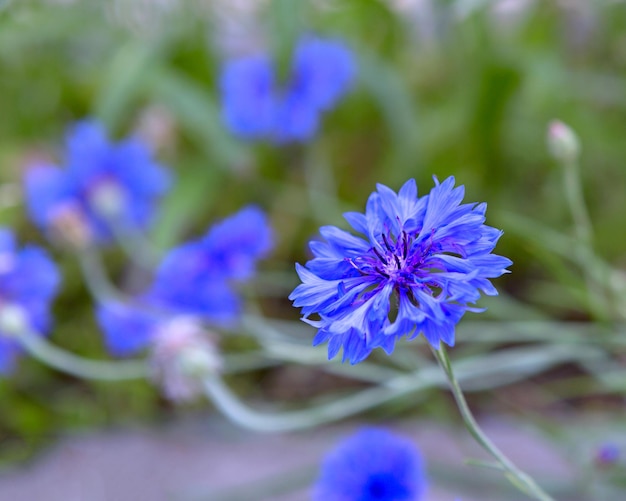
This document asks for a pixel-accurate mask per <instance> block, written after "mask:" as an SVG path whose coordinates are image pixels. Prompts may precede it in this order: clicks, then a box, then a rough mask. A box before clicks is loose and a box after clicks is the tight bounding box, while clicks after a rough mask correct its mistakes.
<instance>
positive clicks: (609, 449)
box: [595, 443, 620, 468]
mask: <svg viewBox="0 0 626 501" xmlns="http://www.w3.org/2000/svg"><path fill="white" fill-rule="evenodd" d="M619 459H620V449H619V447H618V446H617V444H614V443H606V444H602V445H601V446H600V447H599V448H598V450H597V451H596V455H595V462H596V464H597V465H598V466H600V467H603V468H605V467H607V466H613V465H615V464H616V463H618V462H619Z"/></svg>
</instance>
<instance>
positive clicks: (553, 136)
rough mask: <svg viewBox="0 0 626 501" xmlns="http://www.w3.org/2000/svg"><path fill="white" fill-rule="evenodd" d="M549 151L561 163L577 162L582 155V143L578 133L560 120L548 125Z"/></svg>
mask: <svg viewBox="0 0 626 501" xmlns="http://www.w3.org/2000/svg"><path fill="white" fill-rule="evenodd" d="M548 150H549V151H550V154H551V155H552V157H553V158H554V159H555V160H557V161H559V162H570V161H572V160H576V159H577V158H578V156H579V155H580V142H579V141H578V136H576V133H575V132H574V131H573V130H572V129H571V128H570V127H569V126H567V125H565V124H564V123H563V122H561V121H559V120H553V121H552V122H550V124H549V125H548Z"/></svg>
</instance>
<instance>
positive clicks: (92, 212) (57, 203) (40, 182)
mask: <svg viewBox="0 0 626 501" xmlns="http://www.w3.org/2000/svg"><path fill="white" fill-rule="evenodd" d="M64 163H65V166H64V168H62V169H61V168H58V167H56V166H52V165H40V166H35V167H32V168H30V169H29V170H28V171H27V173H26V178H25V185H26V186H25V188H26V202H27V205H28V211H29V214H30V217H31V219H32V220H33V221H34V222H35V223H36V224H37V225H38V226H40V227H41V228H42V229H44V230H49V229H51V227H52V226H53V225H54V224H55V220H56V218H57V217H58V216H59V215H60V214H62V213H63V212H64V211H67V210H68V209H69V210H71V211H74V216H75V217H77V218H80V220H81V221H83V223H84V224H85V225H86V226H87V231H88V232H89V234H90V238H91V239H93V240H94V241H99V242H102V241H106V240H108V239H109V238H110V233H111V226H110V225H111V224H112V223H114V224H118V225H119V226H120V228H121V229H124V230H135V229H140V228H144V227H145V226H146V225H147V224H148V223H149V222H150V220H151V218H152V216H153V213H154V209H155V203H156V201H157V200H158V198H159V197H161V196H162V195H163V194H164V193H165V192H166V190H167V189H168V187H169V185H170V176H169V174H168V172H167V171H166V170H165V169H164V168H163V167H161V166H160V165H158V164H157V163H155V161H154V160H153V159H152V155H151V153H150V151H149V149H148V147H147V146H146V145H145V144H143V143H142V142H141V141H139V139H137V138H129V139H125V140H123V141H120V142H118V143H112V142H111V141H110V140H109V139H108V137H107V134H106V131H105V129H104V127H103V126H102V125H101V124H100V123H98V122H95V121H83V122H79V123H77V124H75V125H74V126H73V127H72V128H71V129H70V130H69V133H68V135H67V141H66V155H65V162H64Z"/></svg>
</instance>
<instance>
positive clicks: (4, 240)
mask: <svg viewBox="0 0 626 501" xmlns="http://www.w3.org/2000/svg"><path fill="white" fill-rule="evenodd" d="M59 283H60V276H59V272H58V271H57V268H56V266H55V264H54V263H53V261H52V260H51V259H50V257H48V254H47V253H46V252H45V251H44V250H42V249H40V248H38V247H34V246H25V247H24V248H23V249H21V250H20V249H18V248H17V246H16V243H15V238H14V236H13V233H11V232H10V231H9V230H7V229H4V228H2V229H0V309H2V308H7V307H9V308H17V309H19V311H21V312H22V313H23V315H24V317H25V320H26V322H27V323H28V327H30V329H32V330H33V331H35V332H37V333H39V334H43V333H45V332H47V331H48V329H49V327H50V322H51V317H50V302H51V301H52V299H53V298H54V296H55V295H56V293H57V289H58V286H59ZM18 352H19V347H18V344H17V343H16V342H15V341H14V340H13V339H12V338H11V333H8V332H2V331H1V330H0V373H3V374H6V373H9V372H10V371H11V370H12V368H13V365H14V363H15V357H16V355H17V354H18Z"/></svg>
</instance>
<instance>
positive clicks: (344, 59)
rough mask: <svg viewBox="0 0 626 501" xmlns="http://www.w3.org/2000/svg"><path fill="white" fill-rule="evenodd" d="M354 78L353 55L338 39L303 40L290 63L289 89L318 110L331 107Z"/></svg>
mask: <svg viewBox="0 0 626 501" xmlns="http://www.w3.org/2000/svg"><path fill="white" fill-rule="evenodd" d="M355 75H356V63H355V61H354V56H353V55H352V52H351V51H350V49H348V47H347V46H346V45H345V44H344V43H343V42H341V41H339V40H329V39H323V38H316V37H305V38H303V39H302V40H300V42H299V43H298V45H297V47H296V50H295V53H294V60H293V73H292V76H291V86H290V87H291V89H292V90H294V91H297V94H298V96H300V98H301V99H302V100H303V101H307V102H308V103H310V104H311V105H312V106H314V107H315V108H317V109H318V110H328V109H331V108H332V107H334V106H335V105H336V104H337V102H338V101H339V99H341V98H342V97H343V96H344V94H345V93H346V92H347V91H348V89H349V88H350V85H351V84H352V82H353V80H354V77H355Z"/></svg>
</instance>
